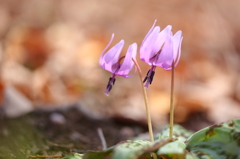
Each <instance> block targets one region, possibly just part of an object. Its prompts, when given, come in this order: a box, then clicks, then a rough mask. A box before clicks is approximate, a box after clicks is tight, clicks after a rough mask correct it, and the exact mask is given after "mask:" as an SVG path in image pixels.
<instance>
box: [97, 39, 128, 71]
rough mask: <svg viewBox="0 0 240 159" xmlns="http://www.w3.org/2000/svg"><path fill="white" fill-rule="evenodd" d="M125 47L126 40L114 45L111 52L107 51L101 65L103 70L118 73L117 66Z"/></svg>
mask: <svg viewBox="0 0 240 159" xmlns="http://www.w3.org/2000/svg"><path fill="white" fill-rule="evenodd" d="M123 45H124V40H121V41H120V42H119V43H117V44H116V45H114V46H113V47H112V48H111V49H110V50H108V51H107V53H106V54H105V55H103V59H102V62H103V64H102V65H101V66H102V68H103V69H105V70H107V71H110V72H112V73H114V72H115V71H116V67H114V66H115V64H116V63H117V62H118V59H119V55H120V53H121V51H122V48H123Z"/></svg>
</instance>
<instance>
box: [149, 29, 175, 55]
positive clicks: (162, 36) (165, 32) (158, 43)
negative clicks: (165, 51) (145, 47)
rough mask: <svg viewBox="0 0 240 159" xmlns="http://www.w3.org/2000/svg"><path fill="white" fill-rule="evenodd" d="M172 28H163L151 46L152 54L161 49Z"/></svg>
mask: <svg viewBox="0 0 240 159" xmlns="http://www.w3.org/2000/svg"><path fill="white" fill-rule="evenodd" d="M171 29H172V26H171V25H168V26H167V27H166V28H164V29H163V30H162V31H161V32H160V33H159V34H158V37H157V40H156V42H155V44H154V46H153V52H154V53H157V52H159V50H160V49H161V48H162V45H163V44H164V42H165V41H166V38H167V36H168V35H169V32H170V31H171Z"/></svg>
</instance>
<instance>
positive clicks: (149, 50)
mask: <svg viewBox="0 0 240 159" xmlns="http://www.w3.org/2000/svg"><path fill="white" fill-rule="evenodd" d="M155 24H156V20H155V21H154V24H153V26H152V28H151V29H150V30H149V32H148V33H147V35H146V36H145V38H144V40H143V42H142V45H141V47H140V59H141V60H142V61H145V62H146V63H148V64H149V65H150V66H151V69H150V70H149V71H148V73H147V76H146V77H145V79H144V81H143V82H146V84H145V87H148V85H149V84H151V83H152V80H153V77H154V74H155V69H156V67H157V66H159V67H162V68H164V69H165V70H171V69H172V63H174V67H176V66H177V64H178V62H179V59H180V55H181V44H182V39H183V37H182V31H180V30H179V31H178V32H176V33H175V34H174V35H173V33H172V31H171V29H172V26H171V25H168V26H167V27H166V28H165V29H163V30H162V31H161V32H160V27H159V26H156V27H154V26H155Z"/></svg>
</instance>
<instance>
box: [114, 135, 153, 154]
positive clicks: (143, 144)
mask: <svg viewBox="0 0 240 159" xmlns="http://www.w3.org/2000/svg"><path fill="white" fill-rule="evenodd" d="M152 145H153V143H151V142H150V141H144V140H127V141H124V142H122V143H120V144H118V145H117V146H116V148H115V149H114V153H113V156H112V159H138V158H139V157H140V156H141V155H143V154H144V152H145V151H144V150H145V149H147V148H149V147H150V146H152ZM145 158H146V159H151V158H150V155H146V156H145Z"/></svg>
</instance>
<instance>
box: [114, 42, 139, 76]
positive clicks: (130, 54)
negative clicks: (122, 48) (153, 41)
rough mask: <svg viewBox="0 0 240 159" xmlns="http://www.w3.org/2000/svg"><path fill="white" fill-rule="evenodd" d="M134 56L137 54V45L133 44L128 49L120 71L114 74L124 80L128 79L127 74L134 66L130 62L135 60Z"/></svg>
mask: <svg viewBox="0 0 240 159" xmlns="http://www.w3.org/2000/svg"><path fill="white" fill-rule="evenodd" d="M136 54H137V44H136V43H133V44H132V45H130V46H129V47H128V50H127V53H126V56H125V58H124V61H123V63H122V64H121V66H120V69H119V70H118V71H117V72H116V73H115V74H117V75H119V76H123V77H126V78H127V77H129V76H128V74H129V72H130V71H131V70H132V67H133V65H134V62H133V61H132V59H136Z"/></svg>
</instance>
